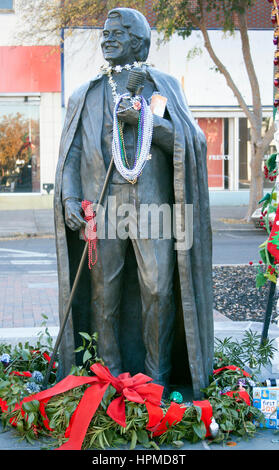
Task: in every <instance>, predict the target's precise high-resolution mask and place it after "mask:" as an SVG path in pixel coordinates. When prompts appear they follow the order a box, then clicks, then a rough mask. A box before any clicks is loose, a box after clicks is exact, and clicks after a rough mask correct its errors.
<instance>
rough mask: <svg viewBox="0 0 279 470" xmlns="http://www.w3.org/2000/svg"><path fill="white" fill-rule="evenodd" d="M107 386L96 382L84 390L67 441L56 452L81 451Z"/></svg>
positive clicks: (107, 384) (107, 383)
mask: <svg viewBox="0 0 279 470" xmlns="http://www.w3.org/2000/svg"><path fill="white" fill-rule="evenodd" d="M108 386H109V382H106V383H99V382H97V383H95V384H93V385H91V387H89V388H88V389H87V390H85V392H84V395H83V397H82V399H81V401H80V403H79V405H78V408H77V412H76V414H75V417H74V419H73V424H72V427H71V431H70V437H69V440H68V441H67V442H65V444H62V446H60V447H59V448H58V449H56V450H80V449H81V446H82V443H83V440H84V437H85V434H86V431H87V429H88V426H89V424H90V421H91V419H92V418H93V416H94V414H95V412H96V410H97V408H98V406H99V404H100V403H101V400H102V398H103V396H104V393H105V391H106V389H107V388H108Z"/></svg>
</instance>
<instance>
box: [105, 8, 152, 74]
mask: <svg viewBox="0 0 279 470" xmlns="http://www.w3.org/2000/svg"><path fill="white" fill-rule="evenodd" d="M150 36H151V29H150V26H149V24H148V22H147V20H146V18H145V17H144V15H143V14H142V13H140V12H139V11H137V10H134V9H132V8H114V9H113V10H110V11H109V13H108V17H107V20H106V22H105V25H104V29H103V37H102V41H101V47H102V51H103V55H104V58H105V59H106V60H107V61H108V62H110V63H111V64H112V65H117V64H120V65H124V64H127V63H132V62H134V61H135V60H136V61H145V60H146V59H147V56H148V53H149V47H150Z"/></svg>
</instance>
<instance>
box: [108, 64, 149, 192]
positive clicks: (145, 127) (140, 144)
mask: <svg viewBox="0 0 279 470" xmlns="http://www.w3.org/2000/svg"><path fill="white" fill-rule="evenodd" d="M145 65H148V64H147V62H134V63H133V64H125V65H123V66H121V65H115V66H114V67H112V66H110V65H108V66H103V67H102V68H101V71H102V72H103V74H105V75H107V76H108V82H109V85H110V87H111V90H112V96H113V101H114V112H113V138H112V154H113V158H114V163H115V166H116V168H117V170H118V172H119V173H120V174H121V175H122V177H123V178H125V179H126V180H127V181H129V182H130V183H132V184H134V183H136V182H137V179H138V177H139V175H140V174H141V173H142V170H143V168H144V166H145V164H146V162H147V160H149V159H150V158H151V156H150V153H149V152H150V146H151V140H152V131H153V116H152V112H151V110H150V107H149V106H148V105H147V103H146V101H145V99H144V97H143V96H136V97H134V98H131V97H130V94H129V93H124V94H123V95H120V94H119V93H117V84H116V82H115V81H114V80H113V78H112V73H113V72H115V73H121V72H122V70H131V69H133V68H134V67H142V66H145ZM125 98H126V99H127V98H130V100H131V104H132V105H131V107H130V108H135V109H137V110H138V111H139V119H138V138H137V150H136V155H135V159H134V165H133V167H132V168H130V166H129V163H128V160H127V156H126V149H125V143H124V136H123V124H122V123H121V122H120V123H119V121H118V116H117V114H118V113H120V112H121V111H118V106H119V104H120V103H121V101H122V100H123V99H125ZM130 108H126V109H130ZM126 109H125V110H126ZM123 111H124V110H123Z"/></svg>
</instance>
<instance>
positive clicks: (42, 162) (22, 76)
mask: <svg viewBox="0 0 279 470" xmlns="http://www.w3.org/2000/svg"><path fill="white" fill-rule="evenodd" d="M17 7H18V5H17V0H0V66H1V74H0V208H1V209H5V208H7V207H9V208H14V209H16V208H25V209H28V208H36V207H45V208H49V207H51V206H52V196H51V194H53V185H54V175H55V168H56V162H57V155H58V146H59V139H60V133H61V67H60V49H59V46H57V45H56V44H55V42H53V43H52V44H48V43H46V44H42V43H40V44H36V39H35V37H34V34H33V33H32V31H30V35H29V36H27V37H26V39H25V40H24V41H22V42H21V43H18V42H16V41H15V37H16V34H15V32H16V30H17V29H18V28H19V27H20V23H19V14H18V10H17Z"/></svg>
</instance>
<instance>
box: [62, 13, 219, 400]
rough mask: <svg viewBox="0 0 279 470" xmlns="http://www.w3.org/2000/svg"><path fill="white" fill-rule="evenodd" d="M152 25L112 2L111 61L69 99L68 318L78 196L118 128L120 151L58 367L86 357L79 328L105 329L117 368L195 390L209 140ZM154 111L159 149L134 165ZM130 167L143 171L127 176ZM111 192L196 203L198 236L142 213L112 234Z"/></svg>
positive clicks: (102, 334)
mask: <svg viewBox="0 0 279 470" xmlns="http://www.w3.org/2000/svg"><path fill="white" fill-rule="evenodd" d="M150 37H151V31H150V27H149V25H148V22H147V21H146V19H145V17H144V16H143V15H142V14H141V13H139V12H138V11H136V10H133V9H129V8H116V9H113V10H111V11H110V12H109V14H108V18H107V20H106V22H105V25H104V29H103V36H102V42H101V47H102V51H103V55H104V58H105V59H106V61H107V62H108V64H109V66H108V67H107V68H104V69H103V72H102V73H100V74H99V75H97V76H96V77H95V78H94V79H93V80H91V81H90V82H88V83H86V84H84V85H82V86H81V87H80V88H79V89H77V90H76V91H75V92H74V93H73V95H72V96H71V97H70V99H69V103H68V110H67V115H66V119H65V124H64V129H63V133H62V137H61V145H60V156H59V161H58V166H57V174H56V186H55V203H54V209H55V227H56V246H57V260H58V275H59V305H60V318H62V317H63V311H64V308H65V303H66V302H67V300H68V296H69V292H70V289H71V286H72V283H73V280H74V277H75V273H76V270H77V267H78V265H79V261H80V257H81V253H82V251H83V247H84V241H83V240H82V237H81V236H80V231H81V230H82V228H83V227H84V218H83V215H84V214H83V213H82V208H81V201H82V200H87V201H91V202H92V203H96V202H98V199H99V196H100V193H101V190H102V186H103V183H104V180H105V176H106V171H107V168H108V166H109V163H110V160H111V158H112V143H113V140H114V145H116V144H115V139H116V140H117V144H118V147H117V145H116V147H115V148H117V149H118V150H119V156H120V157H121V156H122V159H123V162H122V161H121V158H120V157H119V158H120V163H119V166H117V165H116V164H115V167H114V169H113V173H112V175H111V178H110V182H109V187H108V191H107V195H106V202H105V204H104V206H105V208H106V215H105V217H104V225H105V229H106V230H105V233H106V236H105V237H104V238H100V239H99V240H98V242H97V252H98V261H97V263H96V264H95V266H94V267H93V268H92V270H90V271H89V269H88V267H87V266H85V267H84V269H83V273H82V277H81V280H80V282H79V286H78V291H77V292H76V295H75V299H74V302H73V305H72V317H71V319H70V320H69V322H68V325H67V327H66V330H65V333H64V336H63V341H62V345H61V348H60V374H62V376H65V375H66V374H68V373H69V370H70V367H71V365H72V364H73V363H74V362H75V361H76V360H77V357H76V356H75V354H74V349H75V348H76V347H77V346H78V345H79V341H80V340H79V332H82V331H86V332H88V333H93V332H97V333H98V353H99V356H100V357H102V359H103V360H104V362H105V365H106V366H107V367H108V368H109V369H110V371H111V372H112V373H113V374H114V375H118V374H120V373H121V372H131V373H132V374H133V373H137V372H144V373H146V374H147V375H149V376H151V377H152V378H153V379H154V381H155V382H156V383H159V384H162V385H164V386H165V387H166V389H167V387H168V385H169V382H174V381H175V383H177V382H178V381H180V380H182V381H183V382H185V381H187V378H188V379H189V378H190V379H191V382H192V387H193V392H194V396H195V397H199V396H200V389H201V388H202V387H204V386H206V384H207V380H208V375H209V374H210V373H211V371H212V361H213V315H212V282H211V226H210V213H209V198H208V185H207V170H206V142H205V138H204V135H203V133H202V132H201V130H200V128H199V127H198V126H197V124H196V122H195V121H194V119H193V117H192V116H191V113H190V112H189V109H188V106H187V103H186V101H185V97H184V94H183V91H182V89H181V87H180V84H179V82H178V81H177V80H176V79H175V78H173V77H171V76H169V75H167V74H164V73H162V72H160V71H158V70H156V69H154V68H153V67H151V66H149V65H148V64H147V63H146V62H145V61H146V59H147V56H148V51H149V46H150ZM134 67H136V68H137V70H139V69H140V70H142V71H143V72H144V74H145V75H144V81H143V84H142V85H143V88H142V87H141V97H142V98H140V100H142V101H141V103H142V106H143V105H144V106H145V107H144V109H143V108H142V109H140V108H141V105H139V106H138V104H139V102H138V101H135V100H134V101H133V99H131V98H130V96H129V95H127V88H126V86H127V82H128V80H129V77H131V75H129V74H130V72H131V71H133V69H134ZM123 95H124V96H123ZM154 95H160V96H163V97H164V98H166V107H165V111H164V112H163V113H162V114H161V115H158V114H153V115H152V118H151V117H150V115H151V113H150V106H149V105H150V103H151V101H152V97H153V96H154ZM119 96H122V98H121V99H119ZM116 102H117V112H116V111H115V109H116V108H115V106H116ZM143 111H144V112H143ZM154 113H155V111H154ZM148 119H149V121H148ZM115 122H117V126H118V127H117V126H116V124H115ZM150 122H152V142H151V145H150V153H148V157H147V156H145V157H146V161H144V165H143V166H142V168H140V170H141V171H140V170H138V172H136V173H135V174H134V173H133V172H135V171H136V168H137V163H138V157H137V156H138V153H139V152H138V149H139V147H140V150H141V149H142V148H143V147H146V148H148V145H147V143H148V142H147V141H148V132H147V131H146V132H144V129H146V126H147V127H148V125H150ZM115 126H116V127H115ZM144 126H145V127H144ZM115 129H116V130H117V129H118V131H119V132H118V134H119V135H118V136H117V137H116V134H115ZM120 144H121V145H120ZM115 152H116V150H115ZM117 155H118V154H117ZM115 159H116V157H115ZM124 159H125V161H124ZM115 163H116V160H115ZM122 170H123V171H122ZM128 173H129V174H131V175H132V174H133V175H134V176H133V177H132V176H131V177H130V179H129V178H128V177H126V176H125V175H126V174H128ZM131 183H132V184H131ZM112 199H113V200H114V203H115V207H116V209H118V208H120V206H123V205H124V206H125V204H126V205H128V206H130V207H133V208H135V214H136V215H137V214H139V212H140V208H141V207H142V206H147V207H148V206H149V205H151V204H155V205H156V206H157V207H162V205H167V206H168V207H170V208H173V207H177V206H180V207H182V208H184V209H182V214H184V212H183V210H185V206H186V205H187V204H188V205H189V204H191V205H192V207H193V243H192V245H191V247H189V246H188V247H184V248H183V247H182V249H181V248H180V249H176V238H175V234H176V233H177V232H176V231H175V228H174V230H172V234H171V236H167V237H165V236H164V231H163V228H162V227H161V225H160V226H159V229H158V232H157V236H156V237H154V236H152V235H151V234H150V230H149V229H152V221H151V222H150V221H149V222H148V223H147V227H145V228H147V230H144V235H142V232H140V230H139V227H138V222H137V221H136V222H135V223H134V224H131V227H132V228H131V227H129V229H131V230H130V231H129V236H127V237H123V236H120V235H119V233H116V235H115V236H114V237H108V236H107V233H108V232H109V230H108V228H109V225H110V220H109V217H108V216H107V212H108V208H107V203H108V201H110V200H112ZM172 211H173V209H172ZM184 215H185V214H184ZM183 217H184V216H183ZM183 217H182V218H183ZM123 219H124V213H122V218H121V215H120V216H119V214H118V219H117V220H118V222H119V221H120V222H121V220H122V222H123ZM184 223H186V224H187V223H188V222H187V219H185V220H184ZM150 224H151V227H150V226H149V225H150ZM151 231H152V230H151ZM139 232H140V233H139Z"/></svg>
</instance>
